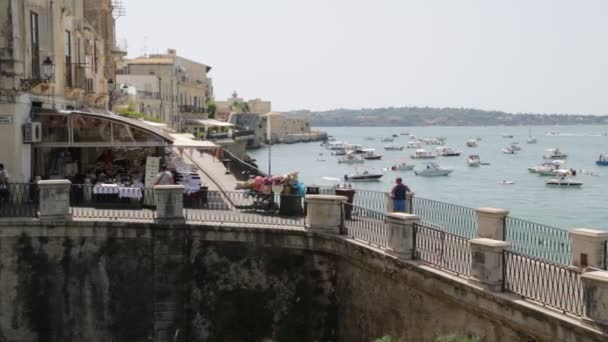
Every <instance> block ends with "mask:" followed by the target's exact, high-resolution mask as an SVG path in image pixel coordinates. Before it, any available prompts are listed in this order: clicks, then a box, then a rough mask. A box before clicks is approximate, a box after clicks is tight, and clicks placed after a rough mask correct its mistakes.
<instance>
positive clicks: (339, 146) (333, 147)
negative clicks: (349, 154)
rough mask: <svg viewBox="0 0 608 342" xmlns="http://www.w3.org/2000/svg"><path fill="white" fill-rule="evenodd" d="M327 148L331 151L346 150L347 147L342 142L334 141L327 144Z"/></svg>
mask: <svg viewBox="0 0 608 342" xmlns="http://www.w3.org/2000/svg"><path fill="white" fill-rule="evenodd" d="M325 148H327V149H328V150H330V151H337V150H344V149H345V148H346V146H345V145H344V143H343V142H341V141H333V142H329V143H327V144H325Z"/></svg>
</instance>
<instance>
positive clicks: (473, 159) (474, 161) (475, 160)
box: [467, 154, 481, 167]
mask: <svg viewBox="0 0 608 342" xmlns="http://www.w3.org/2000/svg"><path fill="white" fill-rule="evenodd" d="M467 164H469V166H474V167H475V166H480V165H481V159H479V156H478V155H476V154H471V155H470V156H469V159H468V160H467Z"/></svg>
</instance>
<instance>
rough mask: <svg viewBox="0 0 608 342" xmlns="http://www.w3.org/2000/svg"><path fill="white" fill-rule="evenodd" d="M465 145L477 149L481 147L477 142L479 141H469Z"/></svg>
mask: <svg viewBox="0 0 608 342" xmlns="http://www.w3.org/2000/svg"><path fill="white" fill-rule="evenodd" d="M465 145H466V146H467V147H477V146H479V143H478V142H477V140H469V141H467V142H466V143H465Z"/></svg>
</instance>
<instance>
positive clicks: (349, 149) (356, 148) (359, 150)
mask: <svg viewBox="0 0 608 342" xmlns="http://www.w3.org/2000/svg"><path fill="white" fill-rule="evenodd" d="M344 147H345V148H344V149H345V150H346V153H356V154H364V153H365V149H364V148H363V146H361V145H357V144H345V146H344Z"/></svg>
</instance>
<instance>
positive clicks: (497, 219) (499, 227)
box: [475, 208, 509, 240]
mask: <svg viewBox="0 0 608 342" xmlns="http://www.w3.org/2000/svg"><path fill="white" fill-rule="evenodd" d="M475 211H476V212H477V226H478V232H477V237H479V238H486V239H492V240H504V239H505V218H506V217H507V215H509V211H508V210H506V209H497V208H479V209H476V210H475Z"/></svg>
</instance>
